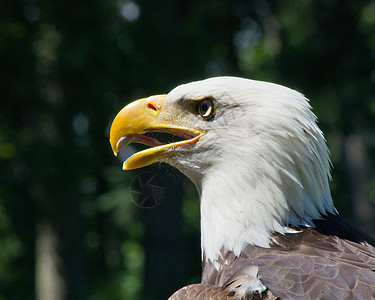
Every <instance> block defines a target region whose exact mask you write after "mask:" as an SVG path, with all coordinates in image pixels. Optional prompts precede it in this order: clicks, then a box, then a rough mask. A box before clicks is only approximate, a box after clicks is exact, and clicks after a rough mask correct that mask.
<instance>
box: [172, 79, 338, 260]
mask: <svg viewBox="0 0 375 300" xmlns="http://www.w3.org/2000/svg"><path fill="white" fill-rule="evenodd" d="M207 96H208V97H212V98H213V99H215V101H216V105H217V110H216V115H215V118H214V120H212V121H204V120H198V121H196V124H195V125H196V127H198V128H201V129H202V130H204V131H205V132H206V134H205V135H204V136H203V137H202V138H201V139H200V140H199V142H198V143H197V144H196V145H195V147H194V149H192V151H190V152H189V153H181V154H183V155H178V154H177V155H176V156H174V157H171V158H169V159H168V160H167V162H169V163H171V164H173V165H175V166H176V167H177V168H178V169H180V170H181V171H182V172H183V173H185V174H186V175H187V176H188V177H189V178H190V179H191V180H192V181H193V182H194V183H195V184H196V186H197V189H198V191H199V194H200V199H201V231H202V237H201V239H202V251H203V253H204V254H205V257H206V259H207V260H211V261H212V262H214V263H215V261H216V260H217V258H218V255H219V253H220V250H221V249H226V250H230V251H233V252H234V254H235V255H239V254H240V252H241V250H242V249H243V248H244V246H245V245H246V244H254V245H258V246H261V247H269V243H270V237H271V235H272V233H274V232H280V233H285V232H287V230H288V229H287V226H288V224H293V225H297V226H298V225H307V226H311V225H313V220H314V219H318V218H320V217H321V216H322V215H324V214H327V213H336V210H335V208H334V206H333V203H332V199H331V195H330V190H329V179H330V158H329V150H328V148H327V146H326V143H325V139H324V137H323V134H322V132H321V131H320V129H319V128H318V126H317V124H316V117H315V115H314V114H313V113H312V112H311V107H310V105H309V103H308V100H307V99H306V98H305V97H304V96H303V95H301V94H300V93H298V92H296V91H294V90H291V89H289V88H286V87H283V86H280V85H276V84H272V83H267V82H261V81H254V80H248V79H242V78H235V77H216V78H210V79H207V80H203V81H198V82H192V83H189V84H185V85H181V86H179V87H177V88H175V89H174V90H172V91H171V92H170V93H169V94H168V96H167V103H174V102H176V101H180V100H181V99H189V98H199V97H207Z"/></svg>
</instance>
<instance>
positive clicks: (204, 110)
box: [197, 99, 214, 119]
mask: <svg viewBox="0 0 375 300" xmlns="http://www.w3.org/2000/svg"><path fill="white" fill-rule="evenodd" d="M197 111H198V114H199V115H200V116H201V117H202V118H204V119H207V118H209V117H211V116H212V114H213V113H214V102H213V101H212V99H205V100H203V101H201V102H200V103H198V107H197Z"/></svg>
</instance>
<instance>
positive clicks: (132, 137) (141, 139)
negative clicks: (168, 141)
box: [114, 133, 164, 156]
mask: <svg viewBox="0 0 375 300" xmlns="http://www.w3.org/2000/svg"><path fill="white" fill-rule="evenodd" d="M132 142H133V143H140V144H145V145H147V146H149V147H151V148H152V147H157V146H161V145H164V144H163V143H162V142H160V141H158V140H157V139H154V138H152V137H150V136H147V135H142V134H139V133H135V134H128V135H124V136H122V137H121V138H120V139H119V140H118V142H117V144H116V151H114V153H115V155H116V156H117V153H118V152H119V151H120V150H121V149H122V148H124V147H125V146H126V145H128V144H130V143H132Z"/></svg>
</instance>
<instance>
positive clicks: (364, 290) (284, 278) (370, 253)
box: [171, 215, 375, 300]
mask: <svg viewBox="0 0 375 300" xmlns="http://www.w3.org/2000/svg"><path fill="white" fill-rule="evenodd" d="M315 223H316V228H300V231H299V233H292V234H285V235H282V234H278V233H276V234H274V235H273V243H272V245H271V247H269V248H262V247H258V246H254V245H247V246H246V247H245V248H244V249H243V251H242V252H241V254H240V255H239V256H236V255H234V254H233V253H232V252H230V251H225V250H223V251H222V252H221V256H220V261H219V264H220V268H219V270H217V269H216V267H215V266H214V264H213V263H211V262H208V263H205V264H204V267H203V273H202V284H201V285H198V286H199V287H200V291H201V293H202V294H204V295H205V297H206V298H202V299H258V298H254V297H263V296H264V298H259V299H296V300H299V299H301V300H302V299H303V300H309V299H311V300H312V299H338V300H339V299H340V300H342V299H374V298H375V272H374V270H375V248H374V246H375V241H374V240H372V239H371V238H370V237H368V236H367V235H365V234H363V233H362V232H360V231H359V230H357V229H356V228H354V227H353V226H351V225H350V224H349V223H348V222H346V221H345V220H344V219H342V218H341V217H339V216H335V215H329V216H327V217H325V218H324V219H321V220H317V221H316V222H315ZM255 271H256V272H255ZM258 281H259V282H260V283H261V285H262V286H264V287H265V288H266V290H264V291H263V292H261V293H259V292H255V293H254V289H251V288H250V289H249V288H248V287H249V283H250V286H251V284H252V283H254V282H258ZM233 285H235V286H236V288H235V289H230V288H229V287H230V286H233ZM207 287H210V288H207ZM211 287H215V289H214V290H215V291H220V293H221V294H220V295H221V297H222V298H210V293H213V294H214V293H215V292H214V290H212V289H211ZM255 290H256V289H255ZM233 292H234V294H233ZM246 292H247V293H246ZM175 295H179V293H178V292H177V293H176V294H175ZM218 295H219V294H218ZM174 297H176V296H172V297H171V299H186V300H189V299H200V298H194V297H193V296H190V295H189V294H188V293H187V294H186V296H185V298H174ZM189 297H190V298H189ZM225 297H233V298H225ZM252 297H253V298H252ZM267 297H268V298H267ZM270 297H271V298H270ZM272 297H274V298H272Z"/></svg>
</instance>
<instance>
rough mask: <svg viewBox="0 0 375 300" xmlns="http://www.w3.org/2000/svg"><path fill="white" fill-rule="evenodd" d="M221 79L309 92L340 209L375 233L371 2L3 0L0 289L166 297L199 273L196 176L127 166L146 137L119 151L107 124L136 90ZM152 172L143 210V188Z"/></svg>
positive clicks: (25, 295) (374, 21) (5, 294)
mask: <svg viewBox="0 0 375 300" xmlns="http://www.w3.org/2000/svg"><path fill="white" fill-rule="evenodd" d="M217 75H236V76H243V77H248V78H253V79H259V80H267V81H273V82H276V83H280V84H283V85H286V86H289V87H291V88H294V89H296V90H298V91H301V92H303V93H304V94H305V95H306V96H307V97H308V98H310V99H311V104H312V106H313V107H314V112H315V113H316V115H317V116H318V117H319V125H320V127H321V128H322V129H323V131H324V132H325V134H326V138H327V141H328V145H329V147H330V149H331V153H332V162H333V164H334V168H333V182H332V185H331V187H332V194H333V198H334V201H335V204H336V207H337V208H338V209H339V211H340V212H341V214H342V215H344V216H345V217H346V218H348V219H349V220H351V221H352V222H354V223H355V224H357V225H358V226H360V227H361V228H363V229H364V230H366V231H367V232H369V233H370V234H372V235H373V236H374V234H375V216H374V199H375V179H374V170H375V168H374V164H375V152H374V147H375V118H374V117H375V84H374V83H375V1H364V0H357V1H338V0H324V1H323V0H319V1H318V0H316V1H313V0H304V1H295V0H283V1H271V0H256V1H248V0H246V1H245V0H234V1H225V0H215V1H213V0H179V1H172V0H164V1H157V0H147V1H146V0H143V1H142V0H139V1H137V0H132V1H126V0H81V1H72V0H64V1H62V0H56V1H51V0H48V1H47V0H22V1H19V0H2V1H1V3H0V101H1V102H0V103H1V106H0V299H1V300H2V299H38V300H63V299H93V300H101V299H108V300H115V299H166V298H167V297H168V296H169V295H170V294H171V293H172V292H173V291H175V290H176V289H178V288H179V287H181V286H183V285H184V284H187V283H193V282H198V281H199V279H200V237H199V199H198V197H197V193H196V191H195V188H194V186H193V185H192V184H191V183H190V182H189V181H188V180H187V179H186V178H185V177H184V176H182V175H181V174H180V173H178V172H177V171H176V170H174V169H172V168H169V167H168V166H165V165H162V164H159V165H153V166H150V167H148V168H144V169H141V170H136V171H131V172H123V171H122V170H121V164H122V159H124V157H125V156H127V155H129V154H130V153H131V152H132V151H135V148H132V147H129V148H127V150H124V151H123V152H122V154H121V155H120V159H118V158H115V157H114V156H113V155H112V151H111V149H110V145H109V142H108V133H109V127H110V124H111V121H112V119H113V117H114V116H115V114H116V113H117V112H118V111H119V109H120V108H122V107H123V106H124V105H125V104H127V103H128V102H130V101H131V100H135V99H138V98H141V97H145V96H148V95H152V94H160V93H167V92H168V91H169V90H170V89H172V88H173V87H175V86H176V85H178V84H181V83H186V82H189V81H192V80H198V79H203V78H206V77H210V76H217ZM151 175H152V176H154V175H155V176H156V177H155V178H154V179H155V180H157V181H156V183H155V182H154V183H155V186H156V187H157V188H158V190H157V192H158V193H157V197H156V198H157V199H158V201H159V203H157V204H158V205H157V206H156V207H148V208H145V207H141V206H142V205H139V204H140V202H137V201H139V200H136V197H137V195H134V194H137V191H134V190H132V184H133V187H134V182H138V185H139V183H140V181H139V180H140V178H141V177H140V176H146V177H147V176H148V178H151V177H150V176H151ZM146 181H147V180H146ZM140 185H141V186H142V184H140ZM148 188H150V186H148ZM141 192H142V191H141ZM153 192H155V191H153ZM138 196H139V195H138ZM151 206H152V205H151Z"/></svg>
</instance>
